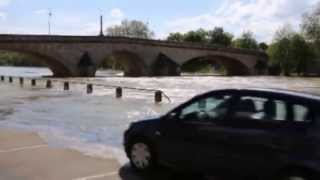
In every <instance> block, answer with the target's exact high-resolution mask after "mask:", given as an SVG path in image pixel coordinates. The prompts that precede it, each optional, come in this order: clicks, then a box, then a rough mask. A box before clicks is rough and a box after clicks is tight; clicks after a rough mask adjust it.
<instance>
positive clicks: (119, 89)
mask: <svg viewBox="0 0 320 180" xmlns="http://www.w3.org/2000/svg"><path fill="white" fill-rule="evenodd" d="M116 98H122V88H121V87H117V88H116Z"/></svg>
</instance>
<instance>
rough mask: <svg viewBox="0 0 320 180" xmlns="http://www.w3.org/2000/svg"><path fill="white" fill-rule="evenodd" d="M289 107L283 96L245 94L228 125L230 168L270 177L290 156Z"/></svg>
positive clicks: (290, 124)
mask: <svg viewBox="0 0 320 180" xmlns="http://www.w3.org/2000/svg"><path fill="white" fill-rule="evenodd" d="M290 111H291V110H290V105H289V104H288V102H287V101H286V100H285V99H283V98H282V97H280V96H277V95H275V94H268V93H264V94H261V93H255V92H243V93H242V94H241V95H240V96H239V99H238V102H237V103H235V109H234V111H233V113H232V116H231V118H230V121H229V122H228V126H229V128H228V134H229V135H228V141H229V142H230V143H231V144H232V145H231V146H230V147H233V150H231V151H229V153H230V154H229V155H230V159H231V160H230V162H229V163H230V164H229V167H231V168H232V169H233V170H234V171H235V172H237V173H246V174H257V175H259V174H261V173H270V172H271V171H272V170H273V169H276V168H277V166H280V164H279V163H281V162H283V158H285V157H286V156H287V154H288V152H290V149H291V148H292V145H293V143H294V139H293V138H292V132H293V129H292V123H291V122H290V120H289V119H290Z"/></svg>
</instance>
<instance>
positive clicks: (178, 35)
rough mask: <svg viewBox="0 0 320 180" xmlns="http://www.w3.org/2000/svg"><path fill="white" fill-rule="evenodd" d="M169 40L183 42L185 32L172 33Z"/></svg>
mask: <svg viewBox="0 0 320 180" xmlns="http://www.w3.org/2000/svg"><path fill="white" fill-rule="evenodd" d="M167 40H168V41H174V42H183V41H184V34H182V33H179V32H177V33H170V34H169V36H168V37H167Z"/></svg>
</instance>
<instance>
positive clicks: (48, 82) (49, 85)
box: [46, 79, 52, 89]
mask: <svg viewBox="0 0 320 180" xmlns="http://www.w3.org/2000/svg"><path fill="white" fill-rule="evenodd" d="M46 87H47V89H50V88H52V82H51V80H49V79H48V80H47V83H46Z"/></svg>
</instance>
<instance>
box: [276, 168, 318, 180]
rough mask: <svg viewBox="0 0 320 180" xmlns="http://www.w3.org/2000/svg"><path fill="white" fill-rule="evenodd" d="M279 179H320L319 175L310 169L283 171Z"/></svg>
mask: <svg viewBox="0 0 320 180" xmlns="http://www.w3.org/2000/svg"><path fill="white" fill-rule="evenodd" d="M277 180H318V176H316V174H314V173H310V172H308V171H302V170H294V171H293V170H292V171H287V172H285V173H282V174H281V175H280V176H279V177H278V178H277Z"/></svg>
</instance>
